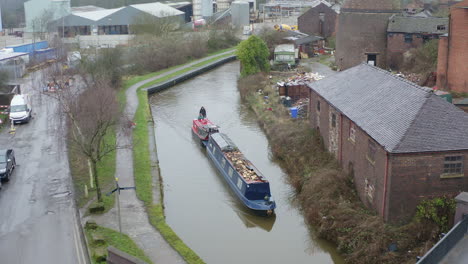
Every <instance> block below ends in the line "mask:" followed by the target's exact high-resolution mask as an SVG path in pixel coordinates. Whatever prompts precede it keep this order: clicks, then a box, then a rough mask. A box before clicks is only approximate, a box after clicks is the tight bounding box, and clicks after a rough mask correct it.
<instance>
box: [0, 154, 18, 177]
mask: <svg viewBox="0 0 468 264" xmlns="http://www.w3.org/2000/svg"><path fill="white" fill-rule="evenodd" d="M15 167H16V160H15V152H14V151H13V150H12V149H6V150H0V180H1V181H9V180H10V176H11V174H12V173H13V170H14V169H15Z"/></svg>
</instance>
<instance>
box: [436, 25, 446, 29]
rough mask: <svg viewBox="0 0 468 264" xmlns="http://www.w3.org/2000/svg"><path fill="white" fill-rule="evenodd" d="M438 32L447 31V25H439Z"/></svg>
mask: <svg viewBox="0 0 468 264" xmlns="http://www.w3.org/2000/svg"><path fill="white" fill-rule="evenodd" d="M437 30H445V25H437Z"/></svg>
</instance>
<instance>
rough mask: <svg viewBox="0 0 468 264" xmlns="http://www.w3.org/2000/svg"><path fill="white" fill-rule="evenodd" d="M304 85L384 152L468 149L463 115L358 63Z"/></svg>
mask: <svg viewBox="0 0 468 264" xmlns="http://www.w3.org/2000/svg"><path fill="white" fill-rule="evenodd" d="M309 87H310V88H311V89H312V90H314V91H316V92H317V93H318V94H320V95H321V96H322V97H323V98H324V99H325V100H327V101H328V102H329V103H330V104H331V105H333V106H334V107H335V108H336V109H337V110H338V111H340V112H341V113H343V115H345V116H347V117H348V118H349V119H351V120H352V121H353V122H354V123H355V124H356V125H357V126H359V127H360V128H361V129H362V130H364V131H365V132H366V133H367V134H368V135H369V136H370V137H372V138H373V139H374V140H376V141H377V142H378V143H379V144H380V145H381V146H383V147H384V148H385V149H386V150H387V151H388V152H391V153H410V152H426V151H449V150H460V149H468V114H466V113H465V112H463V111H462V110H460V109H458V108H457V107H455V106H454V105H452V104H450V103H448V102H447V101H445V100H444V99H442V98H440V97H438V96H437V95H435V94H433V93H432V90H431V89H429V88H423V87H420V86H418V85H416V84H413V83H411V82H409V81H407V80H404V79H402V78H399V77H397V76H395V75H393V74H391V73H389V72H387V71H384V70H382V69H379V68H376V67H373V66H370V65H367V64H365V63H363V64H360V65H358V66H355V67H353V68H350V69H348V70H345V71H343V72H340V73H338V74H335V75H333V76H329V77H327V78H324V79H322V80H320V81H316V82H312V83H310V84H309Z"/></svg>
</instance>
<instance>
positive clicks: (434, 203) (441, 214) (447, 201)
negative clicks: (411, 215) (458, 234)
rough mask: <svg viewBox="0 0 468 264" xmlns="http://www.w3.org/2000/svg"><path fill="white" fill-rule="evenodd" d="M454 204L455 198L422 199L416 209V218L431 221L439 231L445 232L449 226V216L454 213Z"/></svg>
mask: <svg viewBox="0 0 468 264" xmlns="http://www.w3.org/2000/svg"><path fill="white" fill-rule="evenodd" d="M455 206H456V204H455V200H454V199H452V198H448V197H438V198H433V199H431V200H424V201H422V202H421V203H420V204H419V205H418V207H417V209H416V218H417V219H418V220H419V221H429V222H432V223H434V224H436V225H437V226H438V227H439V230H440V232H447V231H448V230H449V229H450V226H451V220H452V219H450V216H453V215H454V214H455Z"/></svg>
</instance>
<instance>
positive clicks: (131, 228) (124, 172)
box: [83, 51, 233, 264]
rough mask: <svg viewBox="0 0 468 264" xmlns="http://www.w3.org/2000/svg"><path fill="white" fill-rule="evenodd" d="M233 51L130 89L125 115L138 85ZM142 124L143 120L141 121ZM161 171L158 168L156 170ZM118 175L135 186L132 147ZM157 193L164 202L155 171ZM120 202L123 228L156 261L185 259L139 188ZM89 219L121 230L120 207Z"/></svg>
mask: <svg viewBox="0 0 468 264" xmlns="http://www.w3.org/2000/svg"><path fill="white" fill-rule="evenodd" d="M230 53H233V51H228V52H225V53H221V54H217V55H213V56H210V57H206V58H203V59H201V60H197V61H194V62H192V63H189V64H187V65H184V66H181V67H178V68H176V69H173V70H171V71H168V72H165V73H164V74H161V75H157V76H154V77H152V78H149V79H146V80H144V81H141V82H139V83H137V84H135V85H133V86H131V87H130V88H128V89H127V91H126V97H127V104H126V106H125V115H126V116H127V117H128V118H129V119H130V120H133V117H134V115H135V112H136V109H137V107H138V97H137V93H136V91H137V89H138V88H139V87H141V86H143V85H145V84H147V83H149V82H151V81H154V80H156V79H159V78H161V77H164V76H167V75H169V74H172V73H174V72H176V71H180V70H182V69H185V68H188V67H191V66H193V65H195V64H197V63H200V62H202V61H206V60H209V59H212V58H214V57H217V56H220V55H224V54H230ZM138 125H140V124H138ZM148 128H151V130H150V133H149V137H150V143H153V144H152V146H150V150H152V159H153V162H157V155H155V150H156V149H155V147H154V146H155V145H154V137H153V132H152V127H151V126H148ZM117 143H118V144H119V145H131V144H132V134H131V133H127V134H125V133H121V132H119V133H118V134H117ZM155 172H156V173H157V170H155ZM115 177H117V178H119V185H120V186H121V187H126V186H135V182H134V176H133V154H132V149H130V148H128V149H126V148H124V149H118V150H117V157H116V175H115ZM153 183H154V185H153V186H154V188H153V197H154V199H153V200H154V203H160V202H161V201H160V194H159V175H154V174H153ZM120 205H121V216H122V232H123V233H125V234H127V235H128V236H130V237H131V238H132V239H133V240H134V241H135V243H136V244H137V245H138V246H139V247H140V248H141V249H143V250H144V252H145V254H146V255H147V256H148V257H149V258H150V259H151V260H152V261H153V262H154V263H164V264H172V263H185V261H184V259H183V258H182V257H181V256H180V255H179V254H178V253H177V252H176V251H175V250H174V249H173V248H172V247H171V246H170V245H169V244H168V243H167V242H166V241H165V240H164V238H163V237H162V236H161V234H160V233H159V232H158V230H157V229H155V228H154V227H153V226H152V225H151V224H150V223H149V222H148V216H147V214H146V210H145V207H144V205H143V202H142V201H140V200H139V199H138V198H137V196H136V193H135V191H132V190H125V191H122V192H121V194H120ZM88 219H93V220H95V221H96V223H97V224H99V225H101V226H104V227H108V228H112V229H114V230H118V229H119V227H118V220H117V208H115V207H114V208H112V209H111V210H110V211H109V212H108V213H106V214H104V215H93V216H89V217H87V218H86V219H83V221H84V222H85V221H86V220H88Z"/></svg>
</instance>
